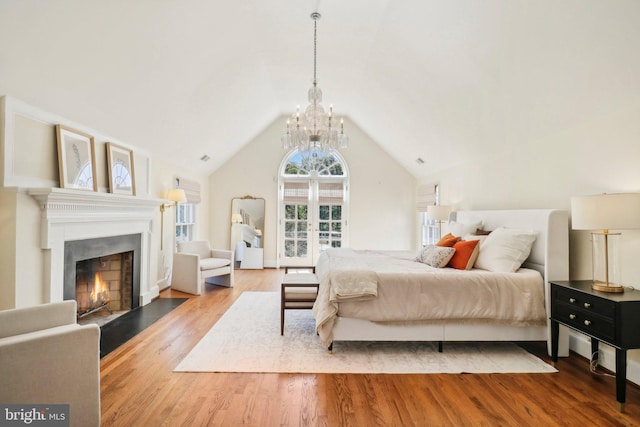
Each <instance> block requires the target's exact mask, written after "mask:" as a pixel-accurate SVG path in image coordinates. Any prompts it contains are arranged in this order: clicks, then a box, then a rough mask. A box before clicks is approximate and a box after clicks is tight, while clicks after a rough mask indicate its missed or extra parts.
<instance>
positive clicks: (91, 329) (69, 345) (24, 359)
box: [0, 301, 100, 426]
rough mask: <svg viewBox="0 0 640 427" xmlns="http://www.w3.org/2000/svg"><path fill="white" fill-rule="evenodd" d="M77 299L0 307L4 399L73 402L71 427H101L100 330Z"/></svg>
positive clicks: (0, 390)
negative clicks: (86, 319) (81, 320)
mask: <svg viewBox="0 0 640 427" xmlns="http://www.w3.org/2000/svg"><path fill="white" fill-rule="evenodd" d="M76 310H77V308H76V302H75V301H63V302H56V303H50V304H42V305H38V306H35V307H28V308H18V309H11V310H3V311H0V378H1V379H2V387H0V402H2V403H3V404H68V405H69V418H70V420H69V421H70V423H69V424H70V425H71V426H99V425H100V328H99V327H98V325H95V324H91V325H78V324H77V323H76Z"/></svg>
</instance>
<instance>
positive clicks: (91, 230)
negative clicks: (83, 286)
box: [27, 188, 166, 305]
mask: <svg viewBox="0 0 640 427" xmlns="http://www.w3.org/2000/svg"><path fill="white" fill-rule="evenodd" d="M27 193H28V194H29V195H30V196H32V197H33V198H34V199H36V200H37V201H38V203H39V205H40V209H41V222H40V246H41V248H42V249H43V250H46V251H48V256H46V257H45V274H44V276H45V282H46V283H45V289H46V292H47V293H48V295H47V299H48V300H49V301H50V302H54V301H62V299H63V286H64V283H63V282H64V243H65V242H66V241H71V240H82V239H95V238H101V237H110V236H120V235H127V234H140V235H141V259H140V305H144V304H147V303H148V302H150V301H151V300H152V299H153V298H154V297H156V296H157V295H158V293H159V290H158V286H157V285H153V286H151V280H150V267H151V258H150V257H151V254H152V250H151V240H152V239H151V238H152V232H153V221H154V218H156V216H157V214H158V213H159V206H160V205H161V204H163V203H164V202H166V201H165V200H163V199H149V198H141V197H135V196H126V195H119V194H111V193H99V192H93V191H83V190H68V189H62V188H32V189H29V190H28V192H27Z"/></svg>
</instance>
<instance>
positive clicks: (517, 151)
mask: <svg viewBox="0 0 640 427" xmlns="http://www.w3.org/2000/svg"><path fill="white" fill-rule="evenodd" d="M638 117H640V100H630V101H628V102H627V103H625V102H621V103H620V105H617V106H616V108H611V109H609V110H608V113H607V114H603V115H601V116H599V117H585V118H583V121H582V122H580V123H575V124H573V125H572V126H571V127H567V128H565V129H564V130H563V131H562V132H560V133H555V134H549V135H546V136H545V137H544V138H541V139H539V140H537V141H534V142H533V143H531V144H527V145H522V144H518V141H514V142H513V144H512V145H509V146H505V147H504V150H503V151H502V152H501V153H500V154H499V155H495V156H487V157H485V158H479V159H477V160H475V161H473V162H470V163H467V164H461V165H459V166H458V167H455V168H453V169H450V170H447V171H445V172H442V173H438V174H434V175H431V176H428V177H425V178H424V179H422V180H421V181H424V182H425V183H439V184H440V191H441V193H440V194H441V200H442V204H451V205H452V206H453V207H454V209H456V210H460V209H515V208H557V209H565V210H567V211H569V210H570V207H571V203H570V200H571V196H577V195H587V194H599V193H620V192H640V121H639V120H638ZM589 239H590V234H589V232H587V231H571V233H570V277H571V279H575V280H580V279H589V278H590V277H591V249H590V240H589ZM621 252H622V257H621V262H622V263H621V270H622V271H621V273H622V278H623V282H624V284H626V285H632V286H634V287H635V288H636V289H640V263H638V261H637V258H638V254H639V253H640V231H639V230H624V231H623V234H622V244H621ZM571 345H572V349H573V350H575V351H579V352H580V353H581V354H583V355H584V356H588V353H589V347H588V345H586V341H585V339H584V337H583V336H580V335H578V334H574V335H573V337H572V344H571ZM629 358H630V360H632V361H633V363H632V364H631V365H630V366H629V378H630V379H632V380H633V381H634V382H636V383H640V350H631V351H629ZM614 361H615V359H614V358H613V355H612V353H611V351H608V353H606V354H605V366H607V367H608V368H610V369H614V366H615V363H614Z"/></svg>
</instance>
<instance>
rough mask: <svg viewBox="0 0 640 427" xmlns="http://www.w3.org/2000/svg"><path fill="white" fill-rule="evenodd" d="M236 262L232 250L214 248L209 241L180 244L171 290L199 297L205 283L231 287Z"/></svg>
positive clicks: (175, 255)
mask: <svg viewBox="0 0 640 427" xmlns="http://www.w3.org/2000/svg"><path fill="white" fill-rule="evenodd" d="M233 262H234V261H233V251H228V250H225V249H211V247H210V246H209V242H208V241H206V240H194V241H191V242H181V243H178V252H176V253H175V254H173V274H172V276H171V288H172V289H175V290H177V291H182V292H187V293H190V294H194V295H200V294H201V293H202V289H203V288H202V286H203V282H206V283H210V284H214V285H220V286H226V287H232V286H233Z"/></svg>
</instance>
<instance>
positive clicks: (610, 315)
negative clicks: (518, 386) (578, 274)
mask: <svg viewBox="0 0 640 427" xmlns="http://www.w3.org/2000/svg"><path fill="white" fill-rule="evenodd" d="M591 284H592V282H591V280H578V281H576V280H572V281H557V282H551V358H552V360H553V363H554V364H555V363H556V362H557V361H558V336H559V330H560V325H561V324H562V325H564V326H567V327H569V328H571V329H573V330H575V331H578V332H580V333H583V334H585V335H588V336H589V337H591V354H595V355H596V356H594V357H597V351H598V343H599V342H600V341H602V342H604V343H607V344H609V345H610V346H612V347H614V348H615V349H616V400H617V401H618V402H619V403H620V410H621V411H624V404H625V396H626V383H627V350H630V349H635V348H640V333H639V332H638V331H640V291H638V290H627V289H625V291H624V293H619V294H618V293H607V292H599V291H595V290H593V289H591Z"/></svg>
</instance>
